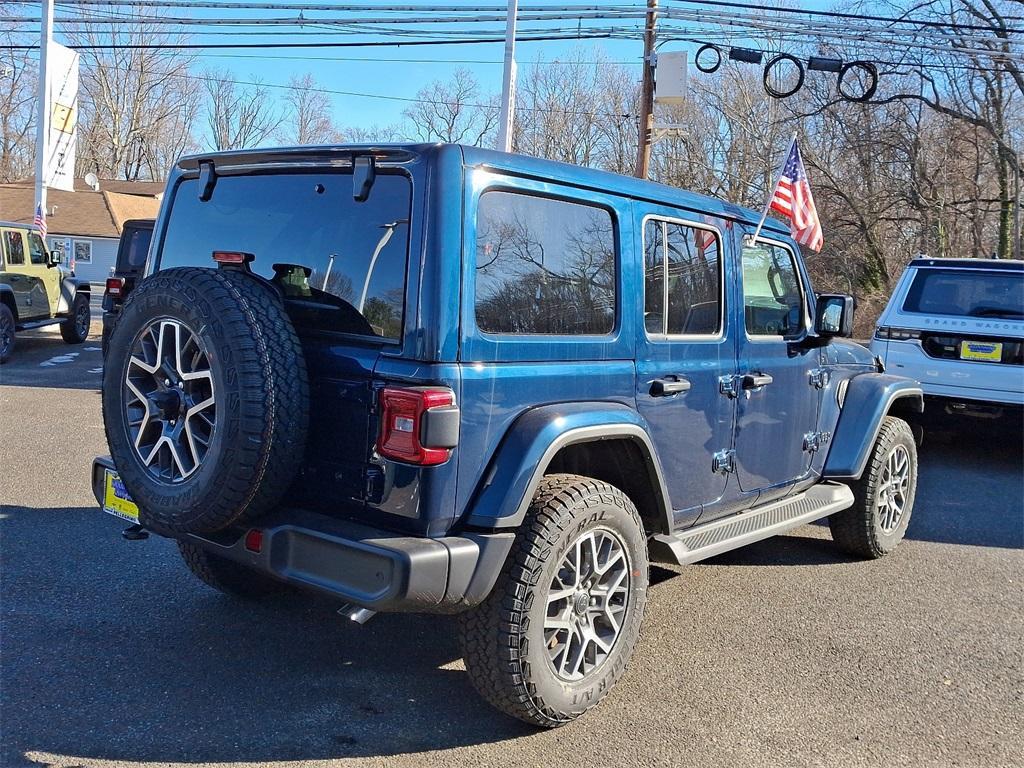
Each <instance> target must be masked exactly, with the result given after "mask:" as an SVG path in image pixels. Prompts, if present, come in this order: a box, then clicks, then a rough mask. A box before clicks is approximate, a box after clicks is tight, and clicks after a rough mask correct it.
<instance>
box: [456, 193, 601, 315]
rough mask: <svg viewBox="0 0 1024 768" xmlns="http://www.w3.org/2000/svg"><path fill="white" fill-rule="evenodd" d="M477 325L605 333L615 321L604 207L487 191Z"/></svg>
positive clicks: (480, 216) (480, 227) (481, 217)
mask: <svg viewBox="0 0 1024 768" xmlns="http://www.w3.org/2000/svg"><path fill="white" fill-rule="evenodd" d="M476 226H477V232H476V324H477V326H478V327H479V328H480V330H482V331H486V332H489V333H502V334H524V335H526V334H558V335H603V334H608V333H611V331H612V329H613V328H614V326H615V231H614V228H613V226H612V217H611V214H610V213H609V212H608V211H607V210H605V209H604V208H598V207H596V206H592V205H581V204H579V203H571V202H568V201H565V200H556V199H554V198H547V197H536V196H533V195H525V194H517V193H512V192H499V191H491V192H485V193H484V194H483V195H482V196H481V198H480V204H479V210H478V213H477V224H476Z"/></svg>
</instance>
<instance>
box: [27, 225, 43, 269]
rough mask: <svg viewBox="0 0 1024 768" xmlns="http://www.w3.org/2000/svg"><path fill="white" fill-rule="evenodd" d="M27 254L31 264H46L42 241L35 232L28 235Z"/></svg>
mask: <svg viewBox="0 0 1024 768" xmlns="http://www.w3.org/2000/svg"><path fill="white" fill-rule="evenodd" d="M28 253H29V258H30V259H31V260H32V263H33V264H45V263H46V246H45V245H43V239H42V238H41V237H39V235H37V234H36V233H35V232H29V233H28Z"/></svg>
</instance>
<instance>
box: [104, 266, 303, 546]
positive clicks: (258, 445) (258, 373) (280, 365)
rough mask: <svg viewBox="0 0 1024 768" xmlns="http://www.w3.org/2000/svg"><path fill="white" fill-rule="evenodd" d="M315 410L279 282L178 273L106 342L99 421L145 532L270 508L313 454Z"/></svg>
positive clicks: (148, 292) (136, 304)
mask: <svg viewBox="0 0 1024 768" xmlns="http://www.w3.org/2000/svg"><path fill="white" fill-rule="evenodd" d="M308 411H309V386H308V382H307V377H306V366H305V360H304V357H303V354H302V347H301V345H300V343H299V339H298V336H297V335H296V333H295V329H294V327H293V325H292V323H291V321H290V320H289V318H288V315H287V313H286V312H285V309H284V304H283V302H282V301H281V298H280V296H279V295H277V293H276V292H275V291H274V289H273V288H272V287H270V286H267V285H265V284H264V283H262V282H261V281H260V280H259V279H257V278H255V277H253V276H251V275H249V274H246V273H244V272H241V271H238V270H217V269H200V268H180V269H169V270H166V271H163V272H158V273H157V274H155V275H153V276H151V277H148V278H146V279H145V280H143V281H142V282H141V283H140V284H139V285H138V287H137V288H136V289H135V290H134V291H133V292H132V294H131V295H130V296H129V299H128V301H127V302H126V303H125V306H124V308H123V309H122V312H121V315H120V317H119V318H118V322H117V324H116V325H115V326H114V330H113V333H112V334H111V337H110V351H109V353H108V357H107V361H106V366H105V368H104V374H103V421H104V426H105V429H106V434H107V442H108V444H109V446H110V451H111V455H112V457H113V459H114V464H115V465H116V467H117V470H118V472H119V474H120V475H121V479H122V480H123V482H124V485H125V488H126V490H127V491H128V492H129V493H130V494H131V496H132V498H133V499H134V500H135V502H136V503H137V504H138V505H139V509H140V522H141V523H142V524H143V525H144V526H146V527H147V528H150V529H152V530H154V531H157V532H158V533H164V534H168V535H181V534H186V533H212V532H215V531H218V530H221V529H223V528H225V527H227V526H229V525H231V524H233V523H235V522H239V521H243V522H247V521H250V520H253V519H255V518H257V517H258V516H259V515H261V514H263V513H265V512H267V511H268V510H270V509H272V508H273V507H274V506H275V505H276V504H277V503H278V502H279V501H280V500H281V497H282V496H283V494H284V493H285V491H286V490H287V489H288V486H289V485H290V483H291V481H292V480H293V479H294V476H295V474H296V472H297V471H298V469H299V466H300V463H301V461H302V458H303V455H304V453H305V443H306V432H307V428H308Z"/></svg>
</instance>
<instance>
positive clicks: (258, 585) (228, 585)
mask: <svg viewBox="0 0 1024 768" xmlns="http://www.w3.org/2000/svg"><path fill="white" fill-rule="evenodd" d="M178 550H179V551H180V552H181V558H182V560H184V561H185V565H186V566H188V569H189V570H190V571H192V574H193V575H194V576H195V577H196V578H198V579H199V580H200V581H201V582H203V583H204V584H206V585H208V586H211V587H213V588H214V589H216V590H218V591H220V592H223V593H224V594H225V595H230V596H232V597H240V598H242V599H244V600H259V599H260V598H265V597H274V596H276V595H283V594H287V593H288V592H289V591H290V587H289V586H288V585H287V584H285V583H284V582H283V581H278V580H277V579H274V578H272V577H270V576H267V575H265V574H262V573H260V572H259V571H255V570H253V569H252V568H246V567H245V566H244V565H241V564H240V563H236V562H234V561H233V560H228V559H227V558H224V557H220V556H219V555H215V554H213V553H212V552H208V551H206V550H205V549H203V548H202V547H200V546H198V545H197V544H193V543H192V542H191V541H182V540H180V539H179V540H178Z"/></svg>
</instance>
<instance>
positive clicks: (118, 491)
mask: <svg viewBox="0 0 1024 768" xmlns="http://www.w3.org/2000/svg"><path fill="white" fill-rule="evenodd" d="M103 511H104V512H106V513H107V514H108V515H113V516H114V517H119V518H121V519H122V520H127V521H128V522H130V523H135V524H136V525H138V523H139V507H138V505H137V504H136V503H135V502H134V501H133V500H132V497H131V496H130V495H129V493H128V491H127V490H125V487H124V483H123V482H121V477H120V475H118V474H117V472H116V471H114V470H113V469H104V470H103Z"/></svg>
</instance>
